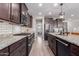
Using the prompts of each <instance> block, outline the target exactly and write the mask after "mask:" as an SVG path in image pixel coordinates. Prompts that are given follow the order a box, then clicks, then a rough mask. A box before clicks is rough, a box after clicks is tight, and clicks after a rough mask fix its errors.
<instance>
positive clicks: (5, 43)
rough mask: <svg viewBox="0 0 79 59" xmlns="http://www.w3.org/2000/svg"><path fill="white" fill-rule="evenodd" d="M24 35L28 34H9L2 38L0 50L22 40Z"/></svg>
mask: <svg viewBox="0 0 79 59" xmlns="http://www.w3.org/2000/svg"><path fill="white" fill-rule="evenodd" d="M24 37H27V36H9V37H6V38H0V50H1V49H3V48H5V47H8V46H9V45H11V44H13V43H15V42H17V41H19V40H21V39H22V38H24Z"/></svg>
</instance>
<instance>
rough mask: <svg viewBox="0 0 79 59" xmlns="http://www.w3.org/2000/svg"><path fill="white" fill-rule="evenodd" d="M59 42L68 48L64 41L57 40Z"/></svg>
mask: <svg viewBox="0 0 79 59" xmlns="http://www.w3.org/2000/svg"><path fill="white" fill-rule="evenodd" d="M56 40H57V41H58V42H60V43H62V44H63V45H65V46H68V44H66V43H64V42H62V41H60V40H59V39H56Z"/></svg>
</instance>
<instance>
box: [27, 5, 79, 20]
mask: <svg viewBox="0 0 79 59" xmlns="http://www.w3.org/2000/svg"><path fill="white" fill-rule="evenodd" d="M26 5H27V7H28V9H29V10H28V12H29V13H30V14H31V15H33V16H39V15H38V13H39V12H42V15H41V16H52V17H53V18H57V17H58V14H59V13H60V6H59V5H58V6H57V7H55V6H54V3H43V5H42V6H41V7H39V6H38V3H26ZM63 11H64V12H65V18H66V19H74V20H76V19H77V20H78V19H79V3H64V5H63ZM49 12H52V14H51V15H49V14H48V13H49ZM71 14H73V15H74V16H71Z"/></svg>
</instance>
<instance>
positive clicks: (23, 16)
mask: <svg viewBox="0 0 79 59" xmlns="http://www.w3.org/2000/svg"><path fill="white" fill-rule="evenodd" d="M27 11H28V8H27V6H26V5H25V4H23V3H22V4H21V24H22V25H27V24H28V23H27V21H28V19H27V18H28V13H27Z"/></svg>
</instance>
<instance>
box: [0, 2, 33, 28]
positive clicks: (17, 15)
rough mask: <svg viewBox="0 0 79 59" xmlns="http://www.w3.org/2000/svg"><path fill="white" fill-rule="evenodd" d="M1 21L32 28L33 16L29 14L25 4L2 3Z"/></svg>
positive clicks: (0, 5)
mask: <svg viewBox="0 0 79 59" xmlns="http://www.w3.org/2000/svg"><path fill="white" fill-rule="evenodd" d="M0 19H3V20H8V21H10V22H13V23H17V24H22V25H25V26H27V27H31V26H32V24H31V23H32V16H30V14H29V13H28V8H27V6H26V5H25V3H0Z"/></svg>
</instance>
